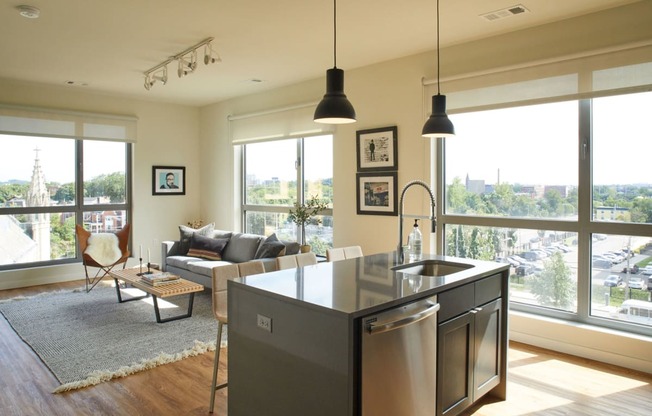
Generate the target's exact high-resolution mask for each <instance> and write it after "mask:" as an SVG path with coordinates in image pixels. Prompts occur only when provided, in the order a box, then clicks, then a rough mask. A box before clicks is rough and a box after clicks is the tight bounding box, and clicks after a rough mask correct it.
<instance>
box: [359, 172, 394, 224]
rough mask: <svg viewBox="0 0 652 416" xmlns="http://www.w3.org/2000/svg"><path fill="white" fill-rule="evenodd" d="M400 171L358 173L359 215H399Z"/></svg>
mask: <svg viewBox="0 0 652 416" xmlns="http://www.w3.org/2000/svg"><path fill="white" fill-rule="evenodd" d="M397 180H398V172H379V173H357V174H356V201H357V203H356V205H357V213H358V215H393V216H396V215H398V195H397V194H398V183H397Z"/></svg>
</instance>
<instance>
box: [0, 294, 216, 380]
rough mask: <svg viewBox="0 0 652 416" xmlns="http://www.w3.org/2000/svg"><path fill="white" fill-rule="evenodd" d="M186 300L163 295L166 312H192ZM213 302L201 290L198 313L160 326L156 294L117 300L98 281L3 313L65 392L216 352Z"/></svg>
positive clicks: (21, 302)
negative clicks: (93, 284)
mask: <svg viewBox="0 0 652 416" xmlns="http://www.w3.org/2000/svg"><path fill="white" fill-rule="evenodd" d="M122 294H123V299H127V298H129V294H132V296H138V295H141V294H142V292H140V291H138V290H137V289H127V290H126V291H125V290H123V292H122ZM187 298H188V296H178V297H173V298H167V299H159V300H158V301H159V308H160V310H161V317H162V318H165V317H166V316H171V315H177V314H180V313H185V312H186V311H187ZM211 302H212V300H211V296H210V293H209V291H207V290H205V291H204V292H199V293H196V294H195V301H194V307H193V313H192V317H190V318H186V319H180V320H176V321H170V322H165V323H162V324H158V323H156V318H155V316H154V306H153V305H152V298H151V296H150V297H149V298H146V299H143V300H136V301H131V302H125V303H118V299H117V295H116V293H115V288H114V287H109V286H97V287H96V288H95V289H93V290H91V292H90V293H86V291H85V290H84V289H83V288H80V289H77V290H75V291H61V292H54V293H52V292H51V293H44V294H42V295H37V296H33V297H27V298H25V297H22V298H13V299H9V300H5V301H1V302H0V312H1V313H2V314H3V315H4V316H5V318H6V319H7V321H8V322H9V324H10V325H11V326H12V327H13V329H14V331H16V333H17V334H18V335H19V336H20V337H21V338H22V339H23V341H25V343H26V344H27V345H29V346H30V347H31V348H32V350H34V352H35V353H36V354H37V355H38V356H39V357H40V358H41V360H42V361H43V363H44V364H45V365H46V366H47V367H48V368H49V369H50V371H51V372H52V373H53V374H54V376H55V377H56V378H57V380H59V382H60V383H61V386H59V387H58V388H56V389H55V390H54V393H61V392H64V391H69V390H75V389H79V388H82V387H87V386H93V385H96V384H99V383H102V382H105V381H109V380H111V379H113V378H118V377H124V376H127V375H129V374H133V373H136V372H139V371H143V370H147V369H150V368H154V367H156V366H159V365H162V364H167V363H171V362H175V361H179V360H182V359H184V358H188V357H192V356H195V355H199V354H203V353H205V352H207V351H214V350H215V337H216V335H217V321H216V320H215V317H214V316H213V312H212V309H211ZM223 333H224V334H226V331H223ZM225 343H226V338H225V337H223V338H222V346H224V345H225Z"/></svg>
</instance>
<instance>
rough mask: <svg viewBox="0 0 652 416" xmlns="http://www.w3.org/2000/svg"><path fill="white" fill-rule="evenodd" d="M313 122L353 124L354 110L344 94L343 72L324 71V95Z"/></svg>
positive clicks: (336, 70) (336, 69)
mask: <svg viewBox="0 0 652 416" xmlns="http://www.w3.org/2000/svg"><path fill="white" fill-rule="evenodd" d="M315 121H316V122H317V123H325V124H346V123H355V110H354V109H353V105H351V102H350V101H349V99H348V98H346V94H344V71H342V70H341V69H339V68H331V69H329V70H328V71H326V94H324V98H322V100H321V102H320V103H319V104H318V105H317V109H316V110H315Z"/></svg>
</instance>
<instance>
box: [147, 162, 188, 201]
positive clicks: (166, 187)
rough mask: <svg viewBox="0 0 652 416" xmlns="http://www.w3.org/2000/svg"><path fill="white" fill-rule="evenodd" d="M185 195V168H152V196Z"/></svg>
mask: <svg viewBox="0 0 652 416" xmlns="http://www.w3.org/2000/svg"><path fill="white" fill-rule="evenodd" d="M185 194H186V168H185V166H152V195H185Z"/></svg>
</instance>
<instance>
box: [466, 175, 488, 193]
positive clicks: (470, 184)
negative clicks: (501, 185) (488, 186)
mask: <svg viewBox="0 0 652 416" xmlns="http://www.w3.org/2000/svg"><path fill="white" fill-rule="evenodd" d="M466 191H467V192H471V193H473V194H476V195H482V194H483V193H484V192H485V185H484V180H482V179H477V180H473V179H469V175H468V174H467V175H466Z"/></svg>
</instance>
